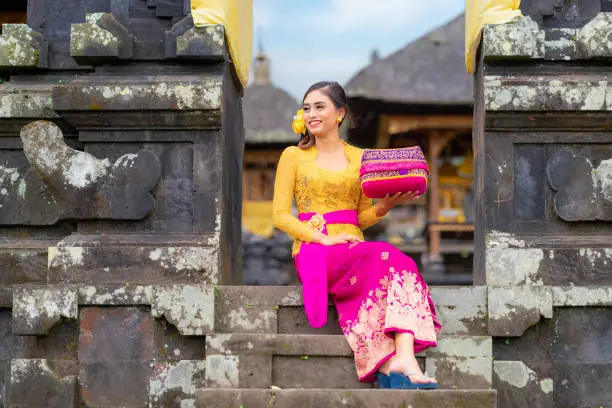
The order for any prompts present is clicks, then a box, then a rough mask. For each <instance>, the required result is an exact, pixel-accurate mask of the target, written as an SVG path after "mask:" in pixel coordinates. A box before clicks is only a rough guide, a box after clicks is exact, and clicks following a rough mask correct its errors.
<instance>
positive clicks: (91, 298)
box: [79, 284, 153, 306]
mask: <svg viewBox="0 0 612 408" xmlns="http://www.w3.org/2000/svg"><path fill="white" fill-rule="evenodd" d="M152 300H153V288H152V287H151V286H143V285H132V286H130V285H129V284H127V285H126V284H124V285H95V286H93V285H85V286H79V304H80V305H83V306H84V305H87V306H104V305H108V306H122V305H123V306H131V305H150V304H151V302H152Z"/></svg>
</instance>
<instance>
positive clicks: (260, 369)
mask: <svg viewBox="0 0 612 408" xmlns="http://www.w3.org/2000/svg"><path fill="white" fill-rule="evenodd" d="M417 357H418V359H419V360H420V363H421V365H422V367H423V369H425V370H426V371H427V372H428V373H429V374H430V375H432V376H435V377H436V379H437V380H438V383H439V385H440V388H445V389H454V388H458V389H489V388H490V387H491V376H492V374H491V373H492V341H491V338H490V337H488V336H441V337H440V338H439V341H438V347H436V348H433V349H428V350H427V351H425V352H424V353H421V354H419V355H418V356H417ZM321 373H325V375H321ZM206 386H207V387H208V388H259V389H264V388H269V387H271V386H278V387H280V388H308V389H315V388H341V389H349V388H372V387H373V386H374V384H370V383H361V382H359V381H358V380H357V376H356V372H355V365H354V358H353V353H352V350H351V349H350V347H349V346H348V343H347V341H346V339H345V338H344V336H343V335H304V334H209V335H207V336H206Z"/></svg>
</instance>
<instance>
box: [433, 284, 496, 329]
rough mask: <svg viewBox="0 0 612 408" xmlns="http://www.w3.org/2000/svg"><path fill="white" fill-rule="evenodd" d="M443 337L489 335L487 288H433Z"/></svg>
mask: <svg viewBox="0 0 612 408" xmlns="http://www.w3.org/2000/svg"><path fill="white" fill-rule="evenodd" d="M430 289H431V297H432V299H433V302H434V304H435V305H436V312H437V316H438V319H439V320H440V322H441V323H442V330H441V331H440V334H441V335H472V336H482V335H487V334H488V331H487V288H486V286H474V287H464V288H452V287H431V288H430Z"/></svg>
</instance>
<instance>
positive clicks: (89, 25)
mask: <svg viewBox="0 0 612 408" xmlns="http://www.w3.org/2000/svg"><path fill="white" fill-rule="evenodd" d="M86 20H87V22H86V23H83V24H72V26H71V27H70V55H71V56H72V57H73V58H74V59H75V60H76V61H77V62H78V63H79V64H82V65H88V64H99V63H103V62H109V61H112V60H115V59H128V58H132V55H133V53H134V37H133V36H132V35H131V34H130V33H129V32H128V31H127V29H126V28H125V27H124V26H122V25H121V24H120V23H119V22H118V21H117V20H116V19H115V17H114V16H113V15H112V14H110V13H93V14H87V16H86Z"/></svg>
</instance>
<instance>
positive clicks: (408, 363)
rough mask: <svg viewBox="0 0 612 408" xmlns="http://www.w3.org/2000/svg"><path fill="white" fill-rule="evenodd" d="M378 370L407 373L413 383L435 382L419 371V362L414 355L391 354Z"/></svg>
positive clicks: (387, 373) (386, 372)
mask: <svg viewBox="0 0 612 408" xmlns="http://www.w3.org/2000/svg"><path fill="white" fill-rule="evenodd" d="M378 371H379V372H381V373H383V374H385V375H389V373H398V374H408V373H410V374H408V375H407V377H408V378H409V379H410V381H411V382H412V383H414V384H437V382H436V380H435V379H434V378H430V377H427V376H426V375H425V374H423V371H421V367H419V363H418V362H417V360H416V358H414V356H412V357H403V358H402V357H400V356H397V355H395V356H393V357H391V358H390V359H389V360H387V361H386V362H385V364H383V365H382V366H381V367H380V369H379V370H378Z"/></svg>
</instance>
